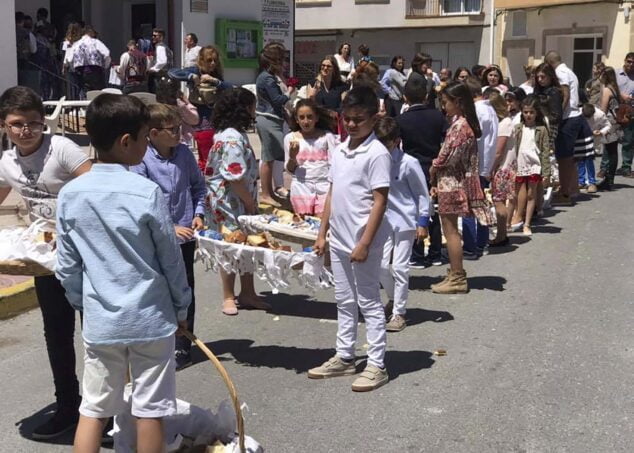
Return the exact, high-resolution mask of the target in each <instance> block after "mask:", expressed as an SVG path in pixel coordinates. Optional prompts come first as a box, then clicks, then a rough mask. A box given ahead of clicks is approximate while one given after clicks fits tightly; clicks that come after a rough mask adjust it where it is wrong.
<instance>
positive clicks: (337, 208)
mask: <svg viewBox="0 0 634 453" xmlns="http://www.w3.org/2000/svg"><path fill="white" fill-rule="evenodd" d="M349 146H350V138H348V139H347V140H346V141H345V142H343V143H341V144H340V145H339V146H337V148H336V149H335V151H334V152H333V153H332V160H331V163H330V174H329V176H328V180H329V182H330V183H331V184H332V199H331V203H330V247H331V248H332V249H333V250H337V251H342V252H346V253H350V252H352V249H354V247H355V246H356V245H357V243H358V242H359V239H361V236H362V235H363V231H364V229H365V226H366V225H367V223H368V219H369V217H370V211H371V210H372V206H373V204H374V197H373V196H372V191H373V190H375V189H380V188H382V187H390V170H391V166H392V158H391V157H390V153H389V151H388V150H387V149H386V148H385V146H383V145H382V144H381V142H379V140H378V139H377V138H376V136H375V135H374V133H372V134H371V135H370V136H369V137H368V138H367V139H366V140H365V141H364V142H363V143H362V144H361V145H359V146H358V147H357V148H356V149H353V150H351V149H349ZM389 230H390V227H389V224H388V222H387V221H385V220H383V221H382V222H381V226H380V227H379V230H378V232H377V234H376V236H375V237H374V241H372V244H371V245H370V248H372V249H373V248H375V247H378V248H380V249H382V248H383V244H384V242H385V239H386V238H387V236H388V234H389ZM377 278H378V276H377Z"/></svg>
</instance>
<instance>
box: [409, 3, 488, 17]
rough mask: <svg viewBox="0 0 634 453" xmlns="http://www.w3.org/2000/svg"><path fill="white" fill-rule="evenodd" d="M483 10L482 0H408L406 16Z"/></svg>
mask: <svg viewBox="0 0 634 453" xmlns="http://www.w3.org/2000/svg"><path fill="white" fill-rule="evenodd" d="M491 1H493V0H491ZM481 12H482V0H407V12H406V16H407V17H408V18H421V17H440V16H464V15H471V14H480V13H481Z"/></svg>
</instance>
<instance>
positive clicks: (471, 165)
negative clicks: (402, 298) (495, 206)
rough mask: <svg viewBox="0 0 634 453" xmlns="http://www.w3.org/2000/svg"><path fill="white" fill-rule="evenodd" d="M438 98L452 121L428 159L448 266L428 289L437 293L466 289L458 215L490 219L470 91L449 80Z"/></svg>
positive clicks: (476, 121)
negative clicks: (433, 157) (437, 280)
mask: <svg viewBox="0 0 634 453" xmlns="http://www.w3.org/2000/svg"><path fill="white" fill-rule="evenodd" d="M441 100H442V105H443V108H444V110H445V112H446V114H447V117H449V118H451V119H452V120H453V122H452V124H451V126H450V127H449V130H448V131H447V135H446V138H445V141H444V143H443V146H442V148H441V149H440V153H439V154H438V157H437V158H436V159H434V160H433V162H432V167H431V170H430V177H431V180H432V188H431V194H432V196H437V197H438V213H439V214H440V221H441V223H442V229H443V232H444V234H445V237H446V238H447V251H448V252H449V266H450V267H449V270H448V272H447V277H446V278H445V279H444V280H443V281H442V282H440V283H437V284H435V285H432V286H431V289H432V291H433V292H435V293H439V294H457V293H466V292H468V291H469V287H468V285H467V273H466V272H465V270H464V268H463V267H462V238H461V236H460V232H459V231H458V217H469V216H475V217H477V219H478V221H479V222H480V223H481V224H482V225H489V224H491V223H492V222H491V213H490V211H489V210H488V208H487V207H486V203H485V199H484V194H483V192H482V188H481V187H480V180H479V176H478V149H477V145H476V140H477V138H478V137H480V136H481V135H482V131H481V129H480V123H479V122H478V117H477V115H476V111H475V106H474V104H473V98H472V97H471V92H470V91H469V89H468V88H467V87H466V85H464V84H462V83H459V82H453V83H451V84H449V85H448V86H447V87H446V88H445V89H444V90H443V91H442V92H441Z"/></svg>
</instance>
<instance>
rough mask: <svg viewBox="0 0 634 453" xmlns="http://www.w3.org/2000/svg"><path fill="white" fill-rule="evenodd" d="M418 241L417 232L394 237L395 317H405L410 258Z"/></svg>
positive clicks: (408, 232)
mask: <svg viewBox="0 0 634 453" xmlns="http://www.w3.org/2000/svg"><path fill="white" fill-rule="evenodd" d="M415 239H416V232H415V231H400V232H398V233H396V234H395V237H394V242H395V244H394V252H393V253H392V275H393V276H394V277H393V280H394V284H395V289H394V297H393V300H394V309H393V311H392V313H394V314H395V315H401V316H405V310H406V308H405V306H406V305H407V294H408V292H409V257H410V254H411V250H412V245H413V244H414V240H415Z"/></svg>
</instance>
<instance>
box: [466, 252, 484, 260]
mask: <svg viewBox="0 0 634 453" xmlns="http://www.w3.org/2000/svg"><path fill="white" fill-rule="evenodd" d="M481 256H482V255H478V254H476V253H464V252H462V259H463V260H467V261H478V260H479V259H480V257H481Z"/></svg>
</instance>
